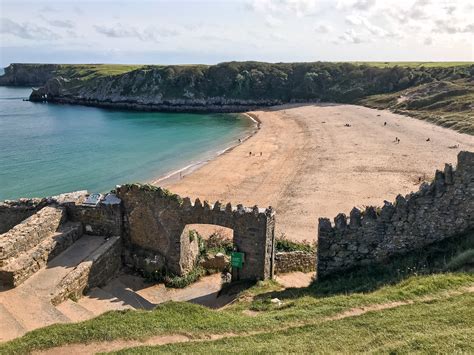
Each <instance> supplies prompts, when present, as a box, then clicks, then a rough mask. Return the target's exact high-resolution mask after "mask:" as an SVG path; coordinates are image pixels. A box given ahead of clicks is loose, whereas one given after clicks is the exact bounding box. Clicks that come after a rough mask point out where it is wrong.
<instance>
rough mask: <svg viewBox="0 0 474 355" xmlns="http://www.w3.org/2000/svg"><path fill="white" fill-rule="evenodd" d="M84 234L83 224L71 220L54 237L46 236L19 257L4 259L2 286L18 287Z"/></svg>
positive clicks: (0, 269) (1, 273) (0, 282)
mask: <svg viewBox="0 0 474 355" xmlns="http://www.w3.org/2000/svg"><path fill="white" fill-rule="evenodd" d="M81 236H82V226H81V225H80V224H79V223H74V222H69V223H66V224H63V225H62V226H60V227H59V230H58V231H57V232H56V233H54V235H53V237H52V238H46V239H44V240H43V241H41V242H40V243H38V244H37V245H36V246H34V247H33V248H32V249H30V250H28V251H27V252H24V253H22V254H21V255H19V256H18V257H15V258H11V259H9V260H4V261H3V265H2V266H1V267H0V286H3V287H16V286H18V285H19V284H20V283H22V282H23V281H25V280H26V279H27V278H29V277H30V276H31V275H33V274H34V273H35V272H37V271H38V270H39V269H41V268H43V267H45V266H46V264H47V263H48V262H49V261H50V260H52V259H53V258H55V257H56V256H58V255H59V254H60V253H62V252H63V251H65V250H66V249H67V248H68V247H70V246H71V245H72V244H73V243H74V242H75V241H76V240H77V239H79V238H80V237H81Z"/></svg>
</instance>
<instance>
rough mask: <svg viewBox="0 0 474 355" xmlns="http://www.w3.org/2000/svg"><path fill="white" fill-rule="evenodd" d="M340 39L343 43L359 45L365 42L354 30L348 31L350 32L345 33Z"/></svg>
mask: <svg viewBox="0 0 474 355" xmlns="http://www.w3.org/2000/svg"><path fill="white" fill-rule="evenodd" d="M338 38H339V40H340V41H342V42H343V43H353V44H359V43H363V42H365V41H364V39H363V38H362V36H361V34H360V33H357V32H356V31H354V30H352V29H351V30H348V31H345V32H344V33H343V34H342V35H340V36H339V37H338Z"/></svg>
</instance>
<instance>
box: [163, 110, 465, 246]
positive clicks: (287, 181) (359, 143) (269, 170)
mask: <svg viewBox="0 0 474 355" xmlns="http://www.w3.org/2000/svg"><path fill="white" fill-rule="evenodd" d="M250 114H251V115H255V116H257V117H258V120H259V121H260V122H261V125H260V129H259V130H258V132H257V133H256V134H255V135H253V136H251V137H250V138H249V139H247V140H246V141H245V142H243V143H242V144H240V145H238V146H236V147H234V148H233V149H231V150H230V151H228V152H226V153H225V154H222V155H220V156H219V157H218V158H216V159H214V160H212V161H209V162H208V163H207V164H203V165H199V166H198V167H196V168H195V170H194V171H193V172H192V173H190V174H189V175H184V176H183V177H182V178H181V179H179V176H178V179H176V178H175V179H168V180H162V181H159V182H157V184H158V185H162V186H165V187H167V188H169V189H170V190H171V191H173V192H175V193H178V194H180V195H181V196H189V197H191V198H197V197H199V198H200V199H201V200H208V201H210V202H211V203H213V202H214V201H216V200H219V201H222V202H228V201H230V202H232V203H233V204H238V203H242V204H244V205H246V206H253V205H255V204H257V205H258V206H260V207H266V206H272V207H274V208H275V210H276V211H277V225H276V233H277V236H279V235H281V234H285V235H286V236H287V237H288V238H290V239H293V240H300V241H301V240H308V241H314V240H315V239H316V236H317V224H318V218H320V217H329V218H334V217H335V216H336V215H337V214H338V213H339V212H344V213H347V214H348V213H349V212H350V210H351V209H352V208H353V207H354V206H357V207H359V208H364V207H365V206H367V205H376V206H380V205H383V201H384V200H388V201H392V200H394V199H395V197H396V195H397V194H399V193H401V194H407V193H409V192H411V191H414V190H417V189H418V185H419V180H420V179H421V180H428V181H429V180H431V179H432V177H433V175H434V172H435V169H442V168H443V167H444V163H446V162H447V163H455V162H456V156H457V154H458V152H459V151H461V150H469V151H474V137H472V136H469V135H465V134H460V133H457V132H455V131H452V130H449V129H446V128H442V127H438V126H435V125H432V124H430V123H427V122H424V121H420V120H416V119H413V118H409V117H405V116H401V115H397V114H393V113H391V112H388V111H379V110H373V109H369V108H365V107H361V106H353V105H332V104H326V105H294V106H281V107H277V108H274V109H271V110H265V111H255V112H251V113H250ZM385 122H386V125H385V124H384V123H385ZM396 137H398V139H399V140H400V141H399V143H397V142H396ZM428 139H429V140H428ZM454 146H456V147H455V148H454Z"/></svg>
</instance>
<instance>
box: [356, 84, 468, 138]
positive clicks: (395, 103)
mask: <svg viewBox="0 0 474 355" xmlns="http://www.w3.org/2000/svg"><path fill="white" fill-rule="evenodd" d="M358 103H359V104H361V105H364V106H368V107H372V108H378V109H390V110H392V111H394V112H397V113H402V114H405V115H409V116H412V117H415V118H418V119H422V120H426V121H429V122H431V123H434V124H437V125H440V126H443V127H449V128H451V129H455V130H457V131H459V132H462V133H467V134H471V135H474V81H472V80H467V79H464V80H454V81H452V82H434V83H429V84H424V85H419V86H416V87H413V88H409V89H406V90H402V91H399V92H395V93H390V94H383V95H373V96H369V97H366V98H364V99H361V100H359V101H358Z"/></svg>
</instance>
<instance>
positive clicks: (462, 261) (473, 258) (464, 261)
mask: <svg viewBox="0 0 474 355" xmlns="http://www.w3.org/2000/svg"><path fill="white" fill-rule="evenodd" d="M463 268H473V269H474V249H469V250H466V251H465V252H462V253H461V254H458V255H456V256H455V257H454V258H452V259H451V260H450V261H449V262H448V263H447V264H446V269H447V270H450V271H456V270H459V269H463Z"/></svg>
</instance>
